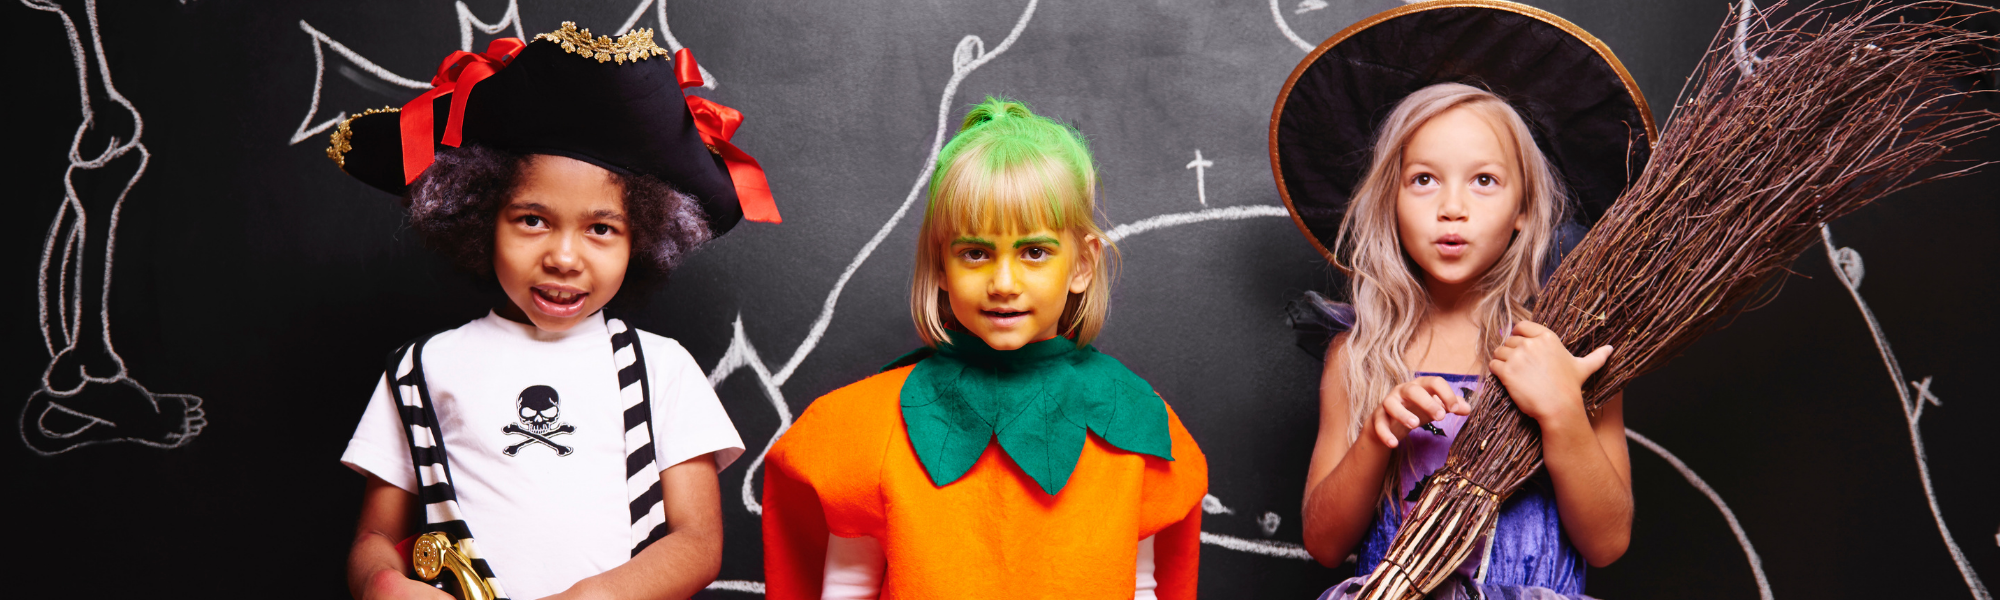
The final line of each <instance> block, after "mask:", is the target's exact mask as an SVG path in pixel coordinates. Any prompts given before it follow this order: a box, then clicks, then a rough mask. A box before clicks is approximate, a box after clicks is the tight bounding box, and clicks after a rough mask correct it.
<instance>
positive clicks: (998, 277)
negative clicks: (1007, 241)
mask: <svg viewBox="0 0 2000 600" xmlns="http://www.w3.org/2000/svg"><path fill="white" fill-rule="evenodd" d="M998 266H999V267H1000V268H998V269H994V272H993V279H992V280H991V281H990V282H988V283H987V293H988V294H992V295H995V296H1014V295H1018V294H1020V293H1021V274H1020V272H1019V270H1020V268H1021V264H1020V263H1019V262H1016V261H1011V260H1009V261H1002V262H1001V263H1000V264H999V265H998Z"/></svg>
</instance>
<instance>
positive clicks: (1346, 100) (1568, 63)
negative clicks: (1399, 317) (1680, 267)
mask: <svg viewBox="0 0 2000 600" xmlns="http://www.w3.org/2000/svg"><path fill="white" fill-rule="evenodd" d="M1438 84H1464V85H1469V86H1473V87H1475V88H1479V89H1481V90H1485V91H1488V92H1491V93H1492V94H1494V95H1497V96H1498V97H1499V98H1501V99H1502V100H1504V101H1505V102H1506V103H1507V104H1508V106H1509V107H1511V108H1512V109H1513V110H1514V111H1515V112H1517V113H1518V114H1519V115H1520V117H1521V119H1522V120H1523V121H1524V122H1525V124H1526V125H1527V127H1528V129H1529V131H1530V132H1531V133H1532V134H1533V138H1534V142H1535V145H1536V147H1538V148H1539V149H1540V151H1541V152H1542V154H1543V155H1544V156H1546V157H1547V159H1548V162H1549V164H1550V166H1551V167H1552V168H1553V170H1554V171H1555V173H1554V175H1555V177H1556V179H1557V182H1558V184H1559V185H1558V188H1559V189H1566V190H1568V194H1567V197H1568V198H1567V200H1566V201H1567V202H1568V203H1569V205H1570V206H1569V208H1570V209H1569V210H1567V211H1565V212H1567V213H1568V214H1570V215H1571V220H1570V221H1568V222H1564V223H1560V224H1557V225H1556V227H1555V231H1554V239H1553V243H1551V244H1550V246H1551V251H1552V252H1553V255H1552V256H1550V257H1549V259H1548V260H1546V261H1545V262H1544V265H1545V266H1546V268H1545V270H1544V271H1543V272H1542V274H1541V278H1542V279H1543V280H1546V278H1547V276H1548V273H1549V272H1552V271H1553V270H1554V268H1555V264H1556V263H1557V262H1559V261H1560V260H1561V257H1562V255H1563V254H1564V253H1566V252H1567V251H1568V250H1569V249H1570V248H1571V247H1574V246H1575V244H1576V243H1577V241H1579V240H1580V239H1581V238H1582V237H1583V234H1584V232H1585V231H1587V228H1588V227H1589V226H1590V224H1592V223H1594V222H1596V220H1597V218H1598V217H1599V216H1600V215H1602V214H1603V213H1604V211H1605V210H1606V209H1608V208H1609V207H1610V206H1611V204H1612V202H1613V201H1614V200H1616V199H1617V197H1618V195H1619V194H1620V193H1621V192H1622V191H1624V189H1625V187H1626V186H1627V185H1629V184H1630V182H1632V181H1633V180H1634V179H1636V178H1637V176H1638V175H1639V173H1640V171H1641V170H1642V169H1643V167H1644V166H1645V164H1646V161H1647V158H1648V157H1649V156H1650V150H1651V145H1650V144H1651V140H1652V139H1654V137H1655V135H1654V130H1653V122H1652V115H1651V113H1650V112H1649V109H1648V108H1647V105H1646V101H1645V98H1644V97H1643V96H1642V95H1641V94H1640V92H1639V88H1638V86H1637V85H1636V84H1635V83H1634V82H1633V81H1632V79H1631V76H1630V75H1629V74H1627V73H1626V71H1625V68H1624V66H1623V65H1621V64H1620V63H1619V62H1618V59H1617V57H1616V56H1614V55H1613V54H1612V53H1611V50H1610V49H1609V48H1608V47H1606V46H1605V45H1604V44H1603V43H1602V42H1600V41H1598V40H1597V39H1596V38H1594V37H1591V36H1590V35H1589V34H1588V33H1586V32H1584V31H1583V30H1582V29H1580V28H1578V27H1576V26H1575V25H1573V24H1571V23H1569V22H1568V21H1565V20H1563V19H1562V18H1560V17H1557V16H1555V15H1553V14H1549V13H1547V12H1544V11H1541V10H1537V9H1534V8H1532V7H1528V6H1524V5H1520V4H1515V3H1511V2H1503V1H1495V0H1437V1H1432V2H1423V3H1418V4H1413V5H1409V6H1404V7H1399V8H1395V9H1391V10H1388V11H1384V12H1382V13H1380V14H1377V15H1375V16H1372V17H1369V18H1367V19H1363V20H1362V21H1360V22H1359V23H1356V24H1355V25H1353V26H1351V27H1348V28H1347V29H1345V30H1343V31H1341V32H1340V33H1337V34H1335V35H1334V36H1333V37H1332V38H1329V39H1328V40H1327V41H1326V42H1325V43H1323V44H1321V45H1320V46H1319V47H1318V48H1317V49H1316V50H1314V51H1313V52H1312V53H1310V54H1308V55H1307V57H1306V58H1305V60H1304V61H1302V62H1301V63H1300V64H1299V65H1298V67H1297V69H1296V70H1294V71H1293V73H1292V76H1291V78H1290V80H1288V81H1287V82H1286V83H1285V87H1284V89H1283V90H1282V91H1281V92H1280V93H1279V95H1278V100H1277V105H1276V107H1275V109H1274V110H1273V113H1272V118H1271V130H1270V131H1271V162H1272V170H1273V172H1274V173H1276V175H1277V183H1278V190H1279V192H1280V195H1281V196H1282V197H1283V198H1284V201H1285V206H1286V207H1287V208H1289V209H1290V211H1291V214H1292V218H1293V220H1294V221H1295V222H1296V223H1297V225H1298V226H1299V229H1300V230H1301V231H1303V232H1304V233H1305V234H1306V238H1307V239H1308V240H1309V241H1310V242H1311V243H1312V244H1313V246H1314V247H1315V248H1317V249H1319V250H1320V252H1321V253H1322V254H1323V255H1324V256H1325V257H1326V258H1327V260H1328V261H1329V262H1330V263H1332V264H1333V265H1334V266H1336V267H1337V268H1340V269H1341V270H1342V271H1343V273H1344V274H1346V275H1348V276H1350V277H1359V275H1356V274H1355V273H1354V272H1353V271H1352V270H1350V268H1351V267H1353V264H1354V263H1353V262H1352V261H1353V260H1354V257H1353V256H1336V253H1335V251H1334V250H1335V249H1339V248H1341V245H1340V239H1339V238H1340V235H1341V231H1342V230H1341V227H1342V221H1343V219H1346V218H1348V214H1347V213H1348V212H1349V210H1350V208H1351V207H1350V204H1351V203H1352V202H1354V201H1355V197H1356V196H1358V195H1360V194H1361V186H1362V184H1363V183H1364V178H1366V177H1367V176H1368V175H1369V171H1370V168H1371V163H1372V161H1373V160H1374V159H1375V158H1376V157H1374V156H1373V154H1374V152H1376V151H1377V150H1378V149H1380V148H1383V147H1385V146H1379V145H1377V140H1378V137H1380V136H1381V135H1383V130H1384V129H1385V128H1386V127H1387V125H1386V124H1385V121H1388V120H1390V118H1391V114H1392V112H1393V111H1395V110H1396V109H1397V107H1398V106H1399V104H1400V103H1401V102H1403V100H1404V99H1405V98H1406V97H1410V96H1411V95H1412V94H1413V93H1415V92H1418V91H1419V90H1423V89H1426V88H1428V87H1431V86H1436V85H1438ZM1525 235H1526V234H1524V233H1518V232H1517V238H1516V239H1517V240H1519V239H1523V238H1524V237H1525ZM1402 260H1403V261H1405V262H1410V264H1411V265H1414V264H1415V263H1414V262H1411V261H1412V260H1413V259H1411V258H1409V256H1408V254H1407V252H1406V253H1405V254H1404V256H1403V259H1402ZM1409 268H1411V269H1413V270H1415V269H1416V267H1415V266H1410V267H1409ZM1356 293H1359V292H1356ZM1377 310H1380V309H1377ZM1288 312H1289V316H1290V319H1291V321H1292V325H1293V327H1294V329H1295V330H1296V331H1297V333H1298V345H1299V346H1300V347H1301V348H1302V349H1304V350H1305V351H1306V352H1308V353H1311V354H1312V355H1313V356H1315V357H1327V356H1328V354H1327V349H1328V346H1329V344H1330V343H1331V342H1332V341H1333V340H1334V338H1335V337H1336V336H1338V335H1340V334H1342V333H1345V332H1350V331H1351V330H1353V329H1354V328H1356V327H1357V321H1360V320H1362V319H1357V314H1356V308H1355V306H1354V305H1351V304H1348V303H1340V302H1333V301H1330V300H1328V299H1326V298H1323V297H1321V296H1320V295H1319V294H1317V293H1313V292H1307V293H1306V295H1305V298H1303V299H1301V300H1299V301H1296V302H1293V303H1292V304H1291V306H1289V307H1288ZM1350 342H1351V339H1350ZM1348 352H1354V349H1353V347H1352V344H1351V343H1350V346H1349V348H1348ZM1342 356H1347V354H1343V355H1342ZM1350 360H1351V359H1350ZM1408 377H1409V378H1417V377H1438V378H1442V379H1443V380H1445V381H1446V382H1447V383H1448V384H1449V386H1450V387H1451V388H1452V389H1457V390H1460V393H1461V395H1462V396H1463V397H1465V398H1472V397H1473V396H1474V394H1475V392H1476V391H1477V390H1478V388H1479V386H1480V382H1481V378H1482V374H1477V373H1474V374H1458V373H1433V372H1416V373H1412V374H1409V375H1408ZM1348 401H1349V402H1354V400H1353V399H1351V398H1350V399H1349V400H1348ZM1465 422H1466V417H1465V416H1464V415H1460V414H1455V413H1447V414H1444V416H1443V417H1442V418H1440V419H1437V420H1436V421H1435V422H1434V423H1425V424H1424V425H1423V427H1422V428H1421V429H1417V430H1415V431H1412V432H1411V433H1410V434H1409V435H1408V437H1407V438H1405V439H1403V440H1402V442H1401V443H1400V445H1398V446H1396V447H1395V448H1394V450H1393V453H1392V454H1391V455H1390V458H1389V463H1388V473H1387V475H1386V476H1385V478H1384V480H1385V483H1386V484H1387V485H1386V486H1385V487H1386V488H1387V489H1384V490H1383V491H1382V494H1381V496H1380V498H1379V499H1378V501H1377V502H1376V505H1377V508H1376V510H1375V516H1374V520H1373V522H1372V525H1371V526H1370V527H1369V529H1368V530H1367V531H1366V533H1364V534H1363V535H1362V538H1361V540H1360V541H1359V542H1357V543H1356V544H1355V546H1354V548H1353V553H1354V555H1355V557H1357V559H1358V565H1357V571H1356V573H1357V576H1356V577H1354V578H1353V579H1349V580H1347V581H1345V582H1341V583H1339V584H1336V585H1334V586H1333V587H1332V588H1330V589H1328V590H1326V592H1325V593H1324V594H1323V595H1322V596H1321V598H1323V599H1329V600H1344V599H1346V598H1351V597H1353V596H1354V594H1356V593H1357V592H1358V591H1359V590H1360V589H1361V584H1362V582H1363V581H1364V580H1365V579H1366V578H1367V576H1368V575H1369V574H1370V573H1374V572H1378V571H1387V572H1396V569H1397V568H1398V567H1399V566H1398V565H1395V564H1393V561H1388V560H1386V557H1385V553H1386V552H1387V551H1388V550H1389V548H1390V544H1391V542H1392V541H1393V540H1394V539H1395V537H1396V534H1397V531H1398V529H1399V528H1400V526H1401V525H1402V522H1403V520H1404V519H1405V518H1407V515H1409V514H1410V512H1411V511H1412V510H1413V509H1414V508H1415V501H1416V500H1418V497H1419V496H1418V494H1419V493H1420V492H1421V491H1422V489H1423V486H1424V485H1425V483H1426V481H1427V480H1428V478H1429V476H1430V475H1431V473H1432V472H1434V471H1437V470H1438V469H1439V468H1440V467H1441V466H1443V464H1444V461H1445V456H1446V451H1447V450H1448V449H1449V447H1450V446H1451V444H1452V440H1453V439H1455V436H1457V434H1458V432H1459V430H1460V428H1462V427H1463V426H1464V425H1465ZM1360 435H1375V433H1374V432H1373V431H1363V432H1361V433H1360ZM1350 439H1352V437H1351V436H1350ZM1554 490H1555V488H1554V485H1553V484H1552V482H1551V480H1550V477H1549V474H1548V472H1547V471H1546V470H1544V471H1542V472H1540V473H1538V474H1537V475H1535V476H1534V477H1533V478H1531V479H1530V480H1529V481H1528V482H1527V483H1526V484H1524V485H1523V486H1522V488H1521V489H1520V490H1519V491H1518V492H1516V493H1515V494H1514V495H1513V496H1511V497H1510V498H1508V499H1507V501H1506V503H1505V504H1504V505H1502V507H1501V508H1500V511H1499V517H1498V525H1497V527H1496V528H1495V530H1494V532H1493V533H1492V535H1491V536H1489V537H1488V538H1487V539H1484V540H1482V543H1481V544H1480V547H1479V549H1477V550H1475V551H1474V552H1473V553H1472V555H1471V556H1470V557H1468V559H1467V560H1466V562H1465V563H1463V564H1462V565H1461V566H1460V567H1459V568H1458V570H1457V572H1456V573H1455V574H1453V575H1452V576H1451V577H1450V578H1449V579H1447V580H1446V581H1445V582H1444V583H1443V584H1442V585H1441V586H1439V587H1438V588H1437V589H1435V590H1432V591H1431V596H1430V597H1432V598H1480V597H1489V598H1515V597H1535V598H1556V597H1564V598H1568V597H1581V596H1582V593H1583V584H1584V576H1585V570H1586V566H1587V565H1586V562H1585V560H1584V559H1583V557H1582V556H1581V555H1580V554H1579V553H1578V551H1577V549H1576V548H1575V547H1574V546H1572V545H1571V541H1570V539H1569V538H1568V536H1567V535H1566V533H1565V531H1564V530H1563V527H1562V522H1561V520H1560V514H1559V512H1558V510H1557V505H1556V497H1555V491H1554ZM1321 558H1322V560H1324V559H1325V557H1321ZM1336 560H1337V559H1336Z"/></svg>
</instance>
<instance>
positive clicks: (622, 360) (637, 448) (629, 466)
mask: <svg viewBox="0 0 2000 600" xmlns="http://www.w3.org/2000/svg"><path fill="white" fill-rule="evenodd" d="M604 325H605V326H606V327H608V328H610V330H611V359H612V363H613V364H615V365H617V366H618V395H619V398H620V399H621V400H623V401H624V403H625V493H626V495H627V496H628V497H630V498H631V499H632V501H631V502H630V503H629V504H628V508H629V509H630V510H631V512H632V555H633V556H638V555H639V551H640V550H645V549H646V546H650V545H652V544H653V542H655V541H658V540H659V539H660V538H662V537H666V535H667V513H666V509H665V507H664V505H662V504H661V500H660V469H659V467H658V466H657V465H656V464H655V463H656V462H658V461H656V460H655V459H654V457H655V456H656V454H655V452H654V450H653V403H652V398H653V384H652V381H651V380H650V379H649V378H648V377H647V373H646V352H645V349H643V348H641V347H640V344H639V331H638V330H636V329H632V328H629V327H626V326H625V322H624V321H622V320H619V319H605V322H604Z"/></svg>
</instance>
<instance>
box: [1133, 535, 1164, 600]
mask: <svg viewBox="0 0 2000 600" xmlns="http://www.w3.org/2000/svg"><path fill="white" fill-rule="evenodd" d="M1138 568H1139V571H1138V575H1139V576H1138V578H1137V579H1136V581H1137V585H1134V586H1133V588H1134V589H1133V590H1132V600H1154V599H1155V598H1158V596H1155V595H1153V592H1154V591H1155V590H1158V589H1159V588H1160V580H1158V579H1154V578H1153V536H1150V535H1149V536H1146V539H1143V540H1139V564H1138Z"/></svg>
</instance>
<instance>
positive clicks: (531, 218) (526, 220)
mask: <svg viewBox="0 0 2000 600" xmlns="http://www.w3.org/2000/svg"><path fill="white" fill-rule="evenodd" d="M521 224H522V225H526V226H529V227H541V226H543V225H547V224H548V220H547V219H543V218H541V217H538V216H535V215H526V216H523V217H521Z"/></svg>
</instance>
